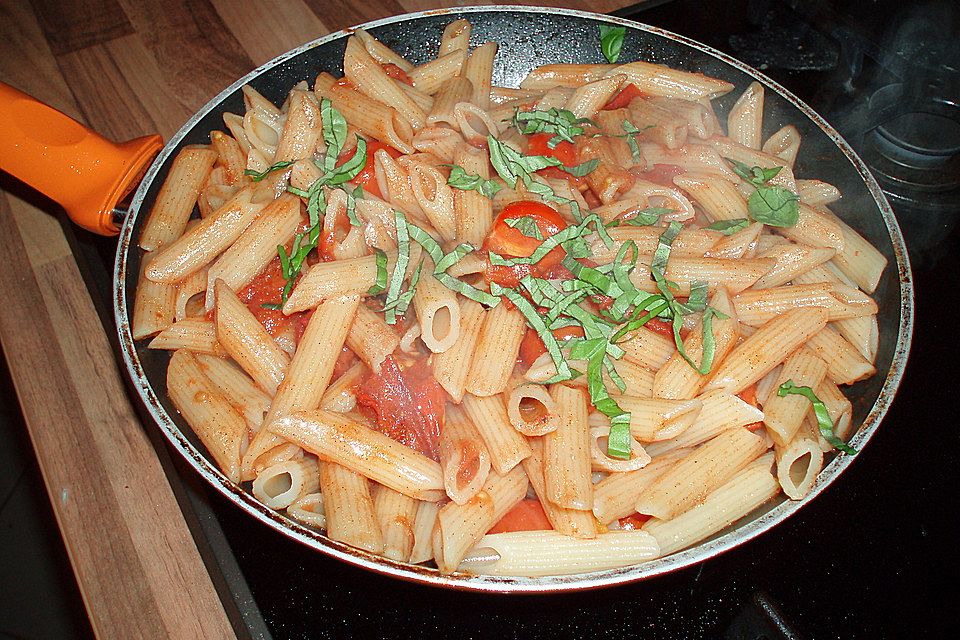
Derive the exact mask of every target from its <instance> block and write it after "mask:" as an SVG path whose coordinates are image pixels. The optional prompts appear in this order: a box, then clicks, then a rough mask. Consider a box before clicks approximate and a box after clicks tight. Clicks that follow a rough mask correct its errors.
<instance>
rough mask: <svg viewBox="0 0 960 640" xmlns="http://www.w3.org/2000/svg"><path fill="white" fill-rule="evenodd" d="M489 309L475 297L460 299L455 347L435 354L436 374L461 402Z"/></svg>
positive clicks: (453, 397) (438, 379)
mask: <svg viewBox="0 0 960 640" xmlns="http://www.w3.org/2000/svg"><path fill="white" fill-rule="evenodd" d="M484 315H485V312H484V310H483V307H482V306H480V305H479V304H478V303H476V302H474V301H473V300H466V299H464V300H461V301H460V323H459V324H460V330H459V332H458V334H457V339H456V341H455V342H454V343H453V345H452V346H451V347H449V348H448V349H446V350H445V351H443V352H441V353H437V354H435V355H434V356H433V363H432V366H433V377H434V378H435V379H436V380H437V382H439V383H440V386H441V387H443V388H444V390H445V391H446V392H447V393H448V394H450V397H451V398H452V399H453V401H454V402H457V403H459V402H460V400H461V399H462V398H463V394H464V392H465V389H466V384H467V375H468V374H469V373H470V363H471V362H472V361H473V355H474V352H475V351H476V347H477V340H478V339H479V337H480V330H481V329H482V328H483V324H484Z"/></svg>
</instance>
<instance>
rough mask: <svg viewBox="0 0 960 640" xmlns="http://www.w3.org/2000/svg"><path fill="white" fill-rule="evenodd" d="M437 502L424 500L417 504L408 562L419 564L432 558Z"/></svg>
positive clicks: (437, 511)
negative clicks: (411, 547)
mask: <svg viewBox="0 0 960 640" xmlns="http://www.w3.org/2000/svg"><path fill="white" fill-rule="evenodd" d="M439 511H440V503H439V502H424V501H423V500H421V501H420V502H419V503H418V506H417V517H416V519H415V520H414V522H413V549H412V550H411V551H410V563H411V564H419V563H421V562H426V561H428V560H433V527H434V526H435V525H436V523H437V513H439Z"/></svg>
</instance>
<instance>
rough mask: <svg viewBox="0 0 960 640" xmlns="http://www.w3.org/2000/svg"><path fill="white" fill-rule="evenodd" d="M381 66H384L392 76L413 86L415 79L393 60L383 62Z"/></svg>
mask: <svg viewBox="0 0 960 640" xmlns="http://www.w3.org/2000/svg"><path fill="white" fill-rule="evenodd" d="M380 66H381V67H383V70H384V71H385V72H386V74H387V75H388V76H390V77H391V78H394V79H396V80H399V81H400V82H402V83H404V84H408V85H410V86H411V87H412V86H413V80H412V79H411V78H410V76H409V75H407V72H406V71H404V70H403V69H401V68H400V67H398V66H397V65H395V64H393V63H392V62H381V63H380Z"/></svg>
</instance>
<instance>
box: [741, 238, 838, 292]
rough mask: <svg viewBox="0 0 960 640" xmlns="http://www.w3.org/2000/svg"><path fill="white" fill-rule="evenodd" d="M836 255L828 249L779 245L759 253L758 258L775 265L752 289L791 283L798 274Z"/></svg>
mask: <svg viewBox="0 0 960 640" xmlns="http://www.w3.org/2000/svg"><path fill="white" fill-rule="evenodd" d="M834 254H836V250H835V249H833V248H830V247H805V246H803V245H800V244H787V245H779V246H776V247H772V248H770V249H767V250H766V251H764V252H763V253H760V254H759V255H758V257H760V258H772V259H774V260H776V261H777V262H776V264H775V265H774V266H773V268H771V269H770V271H768V272H767V273H765V274H764V275H763V276H761V277H760V279H759V280H757V281H756V282H754V283H753V286H752V287H751V288H753V289H769V288H771V287H779V286H780V285H782V284H786V283H788V282H791V281H793V280H794V279H795V278H796V277H797V276H798V275H799V274H801V273H804V272H806V271H809V270H810V269H812V268H813V267H815V266H817V265H821V264H823V263H824V262H826V261H827V260H829V259H830V258H832V257H833V256H834Z"/></svg>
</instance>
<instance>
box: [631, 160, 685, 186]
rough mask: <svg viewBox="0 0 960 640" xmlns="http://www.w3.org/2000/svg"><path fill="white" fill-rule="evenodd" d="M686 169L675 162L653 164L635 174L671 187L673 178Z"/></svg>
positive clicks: (642, 178)
mask: <svg viewBox="0 0 960 640" xmlns="http://www.w3.org/2000/svg"><path fill="white" fill-rule="evenodd" d="M685 172H686V171H685V170H684V168H683V167H681V166H678V165H675V164H655V165H653V166H652V167H651V168H650V169H649V170H647V171H642V172H640V173H637V174H635V175H636V176H637V177H638V178H640V179H641V180H646V181H647V182H654V183H656V184H661V185H663V186H665V187H673V186H674V184H673V179H674V178H676V177H677V176H682V175H683V174H684V173H685Z"/></svg>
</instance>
